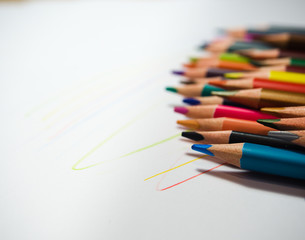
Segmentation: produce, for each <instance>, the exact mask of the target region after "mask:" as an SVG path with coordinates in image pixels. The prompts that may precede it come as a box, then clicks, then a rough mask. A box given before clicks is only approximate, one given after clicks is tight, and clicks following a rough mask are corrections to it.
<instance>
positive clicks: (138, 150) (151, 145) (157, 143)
mask: <svg viewBox="0 0 305 240" xmlns="http://www.w3.org/2000/svg"><path fill="white" fill-rule="evenodd" d="M130 124H131V123H130ZM123 127H124V128H126V127H127V126H126V125H125V126H123ZM123 127H122V128H123ZM122 128H120V129H118V130H117V131H116V132H114V133H113V134H112V135H110V136H109V137H108V138H106V139H105V140H104V141H102V142H101V143H100V144H98V145H97V146H95V147H94V148H93V149H91V150H90V151H89V152H88V153H86V154H85V155H84V156H83V157H82V158H81V159H79V160H78V161H77V162H76V163H75V164H74V165H73V166H72V169H73V170H84V169H87V168H91V167H95V166H97V165H100V164H102V163H105V162H109V161H114V160H119V159H122V158H124V157H127V156H130V155H132V154H135V153H138V152H141V151H144V150H147V149H149V148H152V147H155V146H157V145H159V144H162V143H165V142H167V141H170V140H172V139H174V138H177V137H179V136H181V134H180V133H178V134H175V135H173V136H170V137H168V138H165V139H162V140H160V141H158V142H155V143H153V144H150V145H148V146H145V147H142V148H139V149H137V150H134V151H131V152H129V153H126V154H124V155H121V156H119V157H117V158H113V159H110V160H106V161H101V162H98V163H95V164H92V165H88V166H86V167H82V168H77V166H78V165H79V164H80V163H81V162H82V161H84V160H85V159H86V158H87V157H88V156H90V155H91V154H92V153H94V152H95V151H96V150H97V149H98V148H100V147H101V146H103V145H104V144H105V143H106V142H108V141H109V140H110V139H111V138H113V137H114V136H115V135H117V134H118V133H119V132H120V131H122V130H123V129H122Z"/></svg>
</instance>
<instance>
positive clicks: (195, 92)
mask: <svg viewBox="0 0 305 240" xmlns="http://www.w3.org/2000/svg"><path fill="white" fill-rule="evenodd" d="M166 90H167V91H170V92H175V93H179V94H181V95H184V96H188V97H194V96H195V97H196V96H211V92H212V91H223V89H222V88H219V87H215V86H212V85H209V84H196V85H186V86H183V87H167V88H166Z"/></svg>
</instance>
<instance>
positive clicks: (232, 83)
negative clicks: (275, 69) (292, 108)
mask: <svg viewBox="0 0 305 240" xmlns="http://www.w3.org/2000/svg"><path fill="white" fill-rule="evenodd" d="M210 84H211V85H214V86H217V87H221V88H225V89H247V88H249V89H251V88H265V89H272V90H280V91H287V92H298V93H305V84H298V83H289V82H279V81H270V80H269V79H260V78H248V79H240V80H239V79H236V80H214V81H211V82H210Z"/></svg>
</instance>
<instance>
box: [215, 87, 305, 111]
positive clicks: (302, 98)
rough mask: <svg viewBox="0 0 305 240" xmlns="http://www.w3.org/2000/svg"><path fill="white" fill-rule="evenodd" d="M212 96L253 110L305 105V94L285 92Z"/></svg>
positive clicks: (227, 92)
mask: <svg viewBox="0 0 305 240" xmlns="http://www.w3.org/2000/svg"><path fill="white" fill-rule="evenodd" d="M212 94H213V95H215V96H221V97H226V98H228V99H229V100H231V101H234V102H238V103H241V104H243V105H246V106H250V107H252V108H262V107H286V106H300V105H305V94H303V93H293V92H284V91H277V90H270V89H263V88H254V89H246V90H236V91H222V92H212Z"/></svg>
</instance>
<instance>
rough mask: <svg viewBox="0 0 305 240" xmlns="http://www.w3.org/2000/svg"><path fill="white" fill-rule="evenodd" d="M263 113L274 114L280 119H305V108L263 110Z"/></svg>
mask: <svg viewBox="0 0 305 240" xmlns="http://www.w3.org/2000/svg"><path fill="white" fill-rule="evenodd" d="M260 110H261V111H262V112H265V113H269V114H272V115H274V116H277V117H279V118H291V117H305V106H299V107H280V108H261V109H260Z"/></svg>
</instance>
